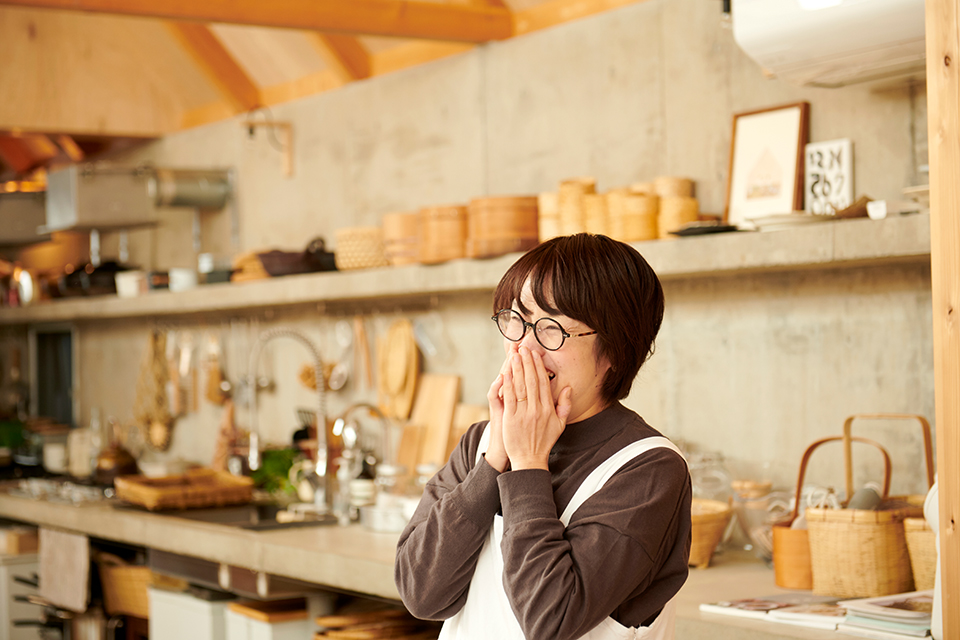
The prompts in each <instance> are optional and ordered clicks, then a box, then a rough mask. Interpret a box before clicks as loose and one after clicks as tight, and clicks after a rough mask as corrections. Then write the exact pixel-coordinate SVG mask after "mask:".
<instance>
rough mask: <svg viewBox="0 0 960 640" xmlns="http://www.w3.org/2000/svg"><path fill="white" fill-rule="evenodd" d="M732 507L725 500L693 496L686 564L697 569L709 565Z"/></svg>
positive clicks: (727, 522)
mask: <svg viewBox="0 0 960 640" xmlns="http://www.w3.org/2000/svg"><path fill="white" fill-rule="evenodd" d="M732 515H733V509H731V508H730V505H729V504H727V503H726V502H720V501H719V500H704V499H701V498H694V499H693V501H692V502H691V504H690V522H691V534H690V535H691V538H690V560H689V562H688V563H687V564H689V565H690V566H693V567H696V568H698V569H706V568H707V567H709V566H710V559H711V558H712V557H713V552H714V550H716V548H717V545H718V544H719V543H720V539H721V538H722V537H723V532H724V531H725V530H726V529H727V525H728V524H729V523H730V518H731V516H732Z"/></svg>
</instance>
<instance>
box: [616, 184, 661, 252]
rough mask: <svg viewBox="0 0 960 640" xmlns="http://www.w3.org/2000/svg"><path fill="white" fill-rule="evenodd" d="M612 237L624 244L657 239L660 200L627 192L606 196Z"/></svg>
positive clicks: (653, 196) (617, 192) (622, 191)
mask: <svg viewBox="0 0 960 640" xmlns="http://www.w3.org/2000/svg"><path fill="white" fill-rule="evenodd" d="M606 198H607V213H608V216H609V217H608V228H609V231H610V234H609V235H610V237H611V238H614V239H615V240H620V241H622V242H640V241H643V240H654V239H656V238H657V229H658V224H659V221H658V217H659V210H660V198H659V197H658V196H655V195H645V194H638V193H632V192H629V191H626V190H616V191H611V192H608V193H607V194H606Z"/></svg>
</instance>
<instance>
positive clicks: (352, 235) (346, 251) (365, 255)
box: [335, 227, 390, 271]
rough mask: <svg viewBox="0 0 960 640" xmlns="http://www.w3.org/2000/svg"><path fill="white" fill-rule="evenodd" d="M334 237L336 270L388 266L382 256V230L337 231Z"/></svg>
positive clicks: (356, 229)
mask: <svg viewBox="0 0 960 640" xmlns="http://www.w3.org/2000/svg"><path fill="white" fill-rule="evenodd" d="M335 236H336V239H337V248H336V253H335V259H336V262H337V269H338V270H340V271H349V270H352V269H370V268H373V267H386V266H388V265H389V264H390V263H389V262H388V261H387V256H386V254H384V249H383V229H381V228H380V227H348V228H346V229H337V231H336V234H335Z"/></svg>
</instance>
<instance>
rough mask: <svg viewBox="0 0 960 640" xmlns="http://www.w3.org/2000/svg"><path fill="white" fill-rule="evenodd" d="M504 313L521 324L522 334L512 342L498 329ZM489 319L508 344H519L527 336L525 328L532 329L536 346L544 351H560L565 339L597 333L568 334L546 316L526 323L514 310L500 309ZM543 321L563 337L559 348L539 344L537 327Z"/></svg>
mask: <svg viewBox="0 0 960 640" xmlns="http://www.w3.org/2000/svg"><path fill="white" fill-rule="evenodd" d="M504 313H511V314H514V315H516V316H517V318H519V319H520V322H522V323H523V333H522V334H520V337H519V338H517V339H516V340H514V339H513V338H511V337H509V336H508V335H507V334H505V333H504V332H503V329H502V328H501V327H500V320H499V318H500V316H501V315H503V314H504ZM490 319H491V320H493V321H494V323H496V325H497V329H498V330H499V331H500V335H502V336H503V337H504V338H506V339H507V340H509V341H510V342H520V341H521V340H523V339H524V338H525V337H526V335H527V328H530V329H533V337H534V338H535V339H536V341H537V344H539V345H540V346H541V347H543V348H544V349H546V350H547V351H559V350H560V349H562V348H563V345H564V343H566V341H567V338H581V337H583V336H592V335H595V334H596V333H597V331H585V332H583V333H569V332H568V331H567V330H566V329H564V328H563V325H561V324H560V323H559V322H557V321H556V320H554V319H553V318H548V317H546V316H544V317H543V318H537V319H536V320H535V321H534V322H527V321H526V320H524V319H523V316H521V315H520V313H519V312H518V311H517V310H515V309H500V311H497V312H496V313H495V314H493V315H492V316H490ZM544 320H546V321H547V322H552V323H553V324H555V325H557V327H559V329H560V335H562V336H563V337H562V338H561V339H560V345H559V346H557V347H548V346H547V345H545V344H543V343H542V342H540V335H539V334H538V333H537V325H538V324H540V323H541V322H543V321H544Z"/></svg>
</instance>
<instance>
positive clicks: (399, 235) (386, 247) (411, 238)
mask: <svg viewBox="0 0 960 640" xmlns="http://www.w3.org/2000/svg"><path fill="white" fill-rule="evenodd" d="M419 229H420V212H419V211H408V212H402V213H387V214H384V216H383V252H384V255H385V256H386V258H387V260H388V261H389V262H390V264H392V265H394V266H399V265H404V264H415V263H417V262H419V260H420V252H419V237H418V236H419Z"/></svg>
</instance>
